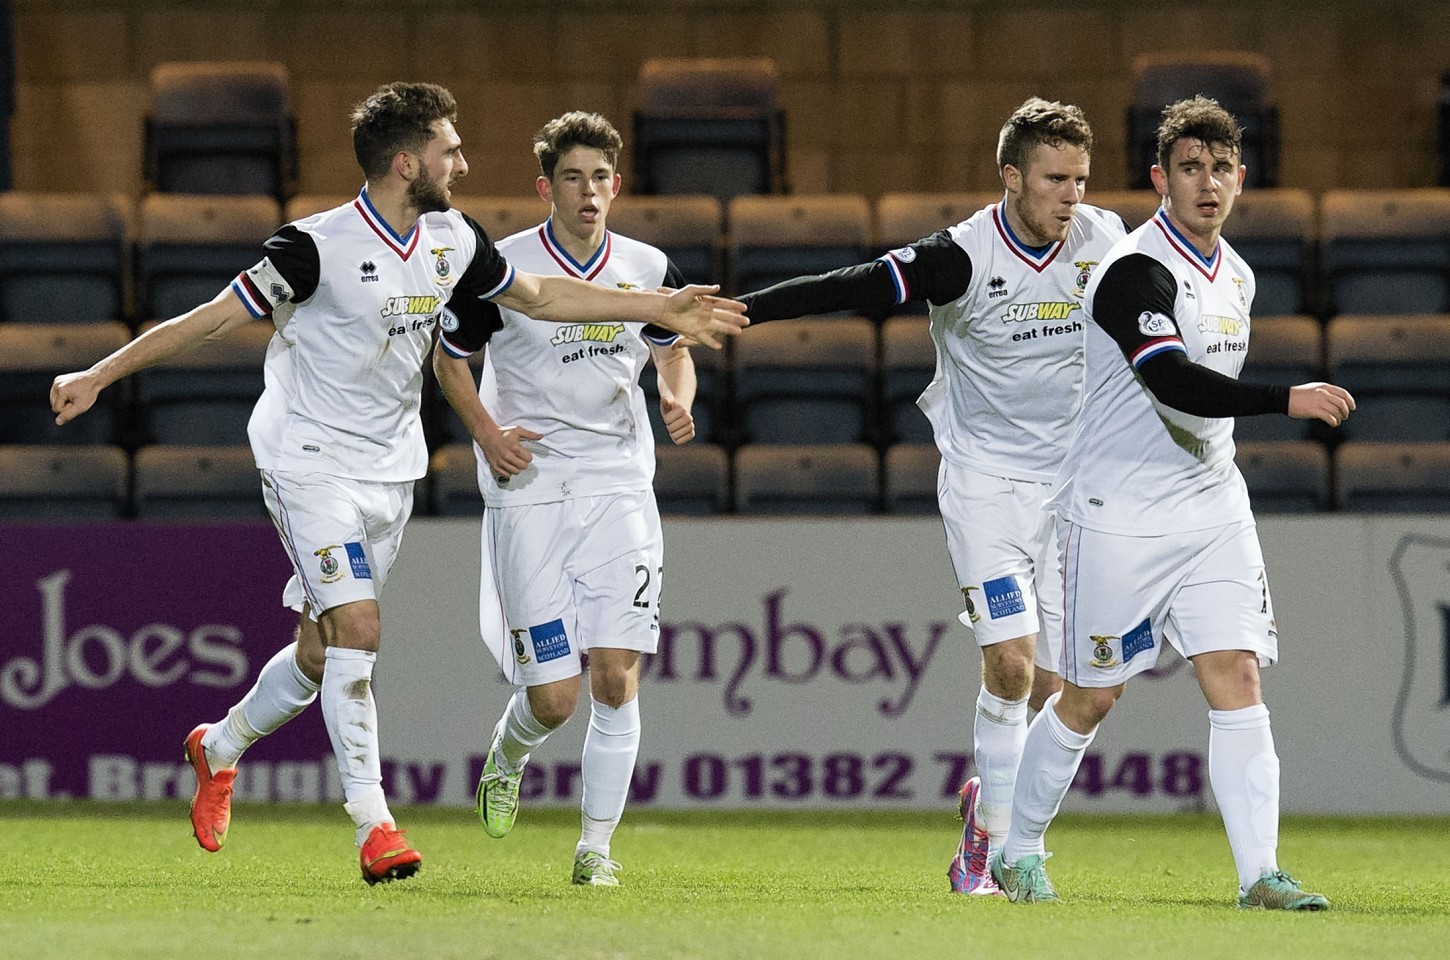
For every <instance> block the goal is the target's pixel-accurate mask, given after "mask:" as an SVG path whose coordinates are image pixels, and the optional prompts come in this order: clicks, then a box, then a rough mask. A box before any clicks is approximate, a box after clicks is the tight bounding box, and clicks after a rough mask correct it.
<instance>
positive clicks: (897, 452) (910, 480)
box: [884, 443, 941, 516]
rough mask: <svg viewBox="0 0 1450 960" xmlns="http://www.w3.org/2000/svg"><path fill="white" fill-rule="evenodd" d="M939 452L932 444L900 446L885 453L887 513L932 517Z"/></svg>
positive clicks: (935, 508) (935, 509)
mask: <svg viewBox="0 0 1450 960" xmlns="http://www.w3.org/2000/svg"><path fill="white" fill-rule="evenodd" d="M940 468H941V452H940V451H939V450H937V448H936V445H935V444H932V443H899V444H897V445H895V446H893V447H889V448H887V450H886V487H885V490H886V493H885V498H884V499H885V507H886V512H887V513H904V514H921V515H932V516H935V515H936V514H937V513H938V512H939V508H938V506H937V496H936V485H937V473H938V471H939V470H940Z"/></svg>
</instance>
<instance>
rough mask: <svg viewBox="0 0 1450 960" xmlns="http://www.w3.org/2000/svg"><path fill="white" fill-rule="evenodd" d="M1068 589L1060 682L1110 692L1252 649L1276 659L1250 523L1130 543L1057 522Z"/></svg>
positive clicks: (1262, 661)
mask: <svg viewBox="0 0 1450 960" xmlns="http://www.w3.org/2000/svg"><path fill="white" fill-rule="evenodd" d="M1057 522H1058V538H1059V540H1060V541H1061V543H1062V554H1063V561H1062V562H1063V582H1064V584H1065V587H1066V596H1067V602H1066V616H1065V628H1066V637H1067V642H1066V644H1065V648H1064V650H1063V665H1062V676H1063V678H1064V679H1065V680H1068V681H1070V682H1072V683H1074V684H1076V685H1077V686H1080V687H1112V686H1116V685H1118V684H1120V683H1122V682H1124V681H1125V680H1127V679H1128V678H1130V677H1133V676H1135V675H1136V674H1139V673H1142V672H1143V671H1145V670H1150V669H1152V668H1153V666H1154V665H1155V664H1156V663H1157V662H1158V655H1159V654H1160V653H1161V652H1162V649H1163V643H1164V641H1165V640H1166V641H1167V642H1168V643H1171V644H1172V645H1173V646H1174V648H1175V649H1177V651H1178V652H1179V653H1181V654H1182V655H1183V656H1184V658H1185V659H1189V658H1192V657H1196V656H1198V655H1199V654H1200V653H1211V652H1213V651H1215V650H1249V651H1252V652H1253V653H1256V654H1258V657H1259V665H1260V666H1262V667H1267V666H1269V665H1270V664H1272V663H1273V662H1274V661H1275V660H1277V659H1278V658H1279V633H1278V628H1277V626H1276V624H1275V623H1274V601H1273V600H1272V599H1271V598H1270V596H1269V580H1268V575H1267V573H1266V571H1265V570H1264V554H1263V551H1262V550H1261V549H1260V547H1259V534H1258V528H1257V527H1256V526H1255V525H1254V523H1253V521H1251V520H1244V521H1240V522H1237V523H1231V524H1228V525H1226V526H1222V527H1210V528H1209V529H1207V530H1195V531H1193V532H1191V533H1175V534H1169V535H1166V536H1159V537H1125V536H1120V535H1118V534H1112V533H1103V532H1101V531H1097V530H1088V529H1085V528H1083V527H1080V526H1078V525H1077V524H1074V523H1071V522H1070V521H1067V520H1062V519H1059V520H1058V521H1057Z"/></svg>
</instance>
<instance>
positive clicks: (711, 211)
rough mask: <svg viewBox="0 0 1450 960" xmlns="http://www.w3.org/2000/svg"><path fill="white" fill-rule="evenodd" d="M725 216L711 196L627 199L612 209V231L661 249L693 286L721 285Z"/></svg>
mask: <svg viewBox="0 0 1450 960" xmlns="http://www.w3.org/2000/svg"><path fill="white" fill-rule="evenodd" d="M723 216H724V211H723V208H722V207H721V205H720V201H719V200H717V199H715V198H714V197H711V196H703V195H700V196H677V197H643V196H624V197H620V198H619V199H617V200H615V201H614V204H613V205H612V206H611V207H610V208H609V229H610V230H612V231H613V232H615V233H618V234H620V235H622V236H626V237H632V238H633V239H635V240H641V241H643V242H645V243H648V244H650V245H651V246H655V247H659V248H660V249H661V250H663V251H664V252H665V255H666V256H668V257H669V258H670V260H671V261H672V262H673V263H674V265H675V266H676V267H678V268H679V270H680V273H681V274H682V275H683V276H684V278H685V280H686V281H687V282H689V283H720V282H721V281H722V280H723V279H724V278H723V277H722V276H721V270H720V241H721V235H720V227H721V223H720V221H721V219H722V217H723Z"/></svg>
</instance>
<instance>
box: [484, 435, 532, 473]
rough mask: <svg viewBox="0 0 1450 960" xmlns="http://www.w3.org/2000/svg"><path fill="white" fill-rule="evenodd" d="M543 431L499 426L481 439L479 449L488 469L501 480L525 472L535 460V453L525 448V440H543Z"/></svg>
mask: <svg viewBox="0 0 1450 960" xmlns="http://www.w3.org/2000/svg"><path fill="white" fill-rule="evenodd" d="M542 439H544V435H543V434H542V433H535V432H534V431H532V430H530V429H529V428H528V427H520V426H511V427H499V428H498V429H496V430H493V431H491V432H490V433H489V434H488V435H487V436H485V437H482V438H480V439H479V442H478V446H479V449H481V450H482V451H483V459H484V461H485V462H486V463H487V464H488V469H489V470H490V471H491V472H492V473H493V475H494V476H495V477H497V478H498V479H500V480H507V479H508V478H509V477H512V476H515V475H516V474H520V473H523V472H524V470H526V469H528V466H529V464H531V463H533V462H534V455H533V454H532V453H530V452H529V451H528V450H527V449H525V448H524V445H523V442H522V441H524V440H542Z"/></svg>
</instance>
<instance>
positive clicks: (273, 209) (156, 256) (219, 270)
mask: <svg viewBox="0 0 1450 960" xmlns="http://www.w3.org/2000/svg"><path fill="white" fill-rule="evenodd" d="M281 216H282V214H281V210H280V208H279V207H278V206H277V201H275V200H273V199H271V198H270V197H198V196H178V195H168V194H152V195H151V196H149V197H147V198H146V199H145V200H144V201H142V203H141V231H140V232H141V240H140V244H139V246H138V248H137V258H136V259H137V285H138V287H139V288H140V294H141V297H140V304H139V309H138V314H139V316H140V317H141V318H142V319H155V320H169V319H170V318H172V317H175V316H178V315H180V314H183V313H185V312H187V311H188V310H191V309H192V308H193V307H195V306H197V305H198V304H202V303H206V302H207V301H209V300H211V299H212V298H213V297H215V296H216V295H217V294H218V293H219V292H221V291H222V290H223V289H225V288H226V286H227V284H229V283H231V282H232V280H233V279H234V278H235V277H236V275H237V274H238V273H240V272H241V271H243V270H245V269H247V268H248V267H251V266H252V265H254V264H256V263H257V262H258V261H259V260H261V259H262V243H263V242H264V241H266V239H267V238H268V237H269V236H271V235H272V233H273V231H275V230H276V229H277V227H278V226H280V225H281Z"/></svg>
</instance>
